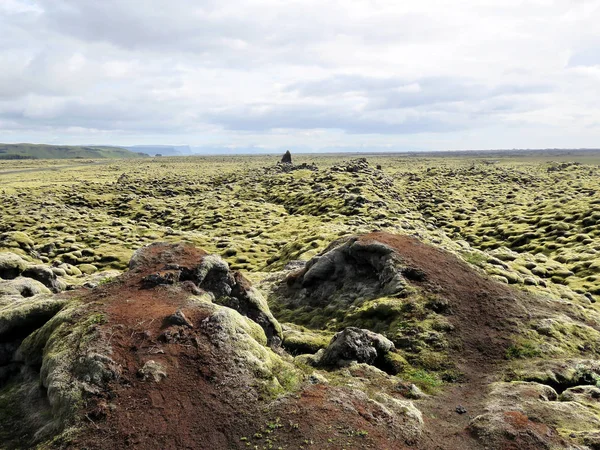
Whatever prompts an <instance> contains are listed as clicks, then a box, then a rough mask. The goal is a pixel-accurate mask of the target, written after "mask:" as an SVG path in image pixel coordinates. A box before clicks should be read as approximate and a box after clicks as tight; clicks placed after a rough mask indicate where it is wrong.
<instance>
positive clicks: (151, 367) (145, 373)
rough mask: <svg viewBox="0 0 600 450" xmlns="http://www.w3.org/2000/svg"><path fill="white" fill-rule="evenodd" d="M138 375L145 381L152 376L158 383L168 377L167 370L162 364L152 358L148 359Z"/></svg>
mask: <svg viewBox="0 0 600 450" xmlns="http://www.w3.org/2000/svg"><path fill="white" fill-rule="evenodd" d="M138 375H139V376H140V377H141V378H142V380H144V381H147V380H149V379H150V378H152V379H153V380H154V381H155V382H156V383H160V382H161V381H162V380H163V379H164V378H167V371H166V370H165V368H164V366H163V365H162V364H160V363H157V362H156V361H154V360H150V361H146V363H145V364H144V367H142V368H141V369H140V370H139V371H138Z"/></svg>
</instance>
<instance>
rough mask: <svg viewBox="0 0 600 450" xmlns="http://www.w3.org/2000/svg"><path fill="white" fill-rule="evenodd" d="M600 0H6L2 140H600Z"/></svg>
mask: <svg viewBox="0 0 600 450" xmlns="http://www.w3.org/2000/svg"><path fill="white" fill-rule="evenodd" d="M598 23H600V0H589V1H588V0H557V1H546V0H523V1H517V0H453V1H452V2H448V1H438V0H418V1H417V0H406V1H398V0H389V1H388V0H339V1H338V0H281V1H280V0H227V1H224V0H214V1H213V0H208V1H198V0H168V1H166V0H102V1H98V0H0V68H1V69H0V142H12V143H16V142H35V143H50V144H52V143H56V144H109V145H135V144H138V145H143V144H146V145H149V144H169V145H190V146H194V147H197V148H225V149H228V148H230V149H232V151H234V150H235V149H236V148H256V149H265V150H276V149H282V148H291V149H299V150H306V151H324V150H327V151H332V150H339V151H345V150H364V151H386V150H389V151H407V150H456V149H503V148H582V147H588V148H591V147H593V148H598V147H600V27H599V26H598Z"/></svg>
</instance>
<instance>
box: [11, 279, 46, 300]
mask: <svg viewBox="0 0 600 450" xmlns="http://www.w3.org/2000/svg"><path fill="white" fill-rule="evenodd" d="M39 294H50V290H49V289H48V288H47V287H46V286H44V285H43V284H42V283H40V282H39V281H36V280H33V279H31V278H24V277H18V278H15V279H14V280H6V281H1V280H0V297H1V296H3V295H7V296H11V295H12V296H14V295H20V296H21V297H33V296H34V295H39Z"/></svg>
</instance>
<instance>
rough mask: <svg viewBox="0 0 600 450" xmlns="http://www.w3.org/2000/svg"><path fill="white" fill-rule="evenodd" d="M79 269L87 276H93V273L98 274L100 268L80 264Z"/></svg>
mask: <svg viewBox="0 0 600 450" xmlns="http://www.w3.org/2000/svg"><path fill="white" fill-rule="evenodd" d="M77 267H78V269H79V270H80V271H81V272H82V273H84V274H86V275H91V274H93V273H96V272H98V268H97V267H96V266H94V265H93V264H79V265H78V266H77Z"/></svg>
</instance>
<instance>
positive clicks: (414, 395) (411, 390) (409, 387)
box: [396, 382, 428, 400]
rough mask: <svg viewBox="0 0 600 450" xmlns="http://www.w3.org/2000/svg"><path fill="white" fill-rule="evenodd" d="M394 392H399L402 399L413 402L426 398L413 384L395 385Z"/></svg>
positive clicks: (402, 383) (401, 383)
mask: <svg viewBox="0 0 600 450" xmlns="http://www.w3.org/2000/svg"><path fill="white" fill-rule="evenodd" d="M396 390H397V391H398V392H400V394H402V395H403V396H404V397H406V398H409V399H413V400H420V399H422V398H426V397H428V395H427V394H425V393H424V392H423V391H422V390H421V389H419V388H418V387H417V386H416V385H414V384H413V383H405V382H400V383H398V384H397V385H396Z"/></svg>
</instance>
